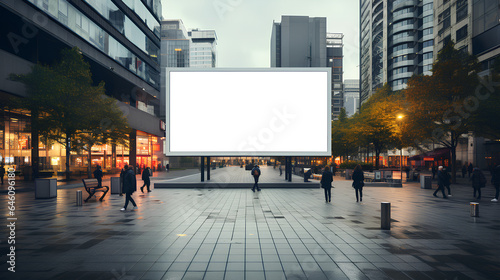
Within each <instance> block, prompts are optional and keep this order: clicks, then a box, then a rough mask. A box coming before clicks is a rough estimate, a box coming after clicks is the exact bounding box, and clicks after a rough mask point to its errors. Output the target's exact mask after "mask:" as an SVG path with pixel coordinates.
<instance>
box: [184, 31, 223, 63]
mask: <svg viewBox="0 0 500 280" xmlns="http://www.w3.org/2000/svg"><path fill="white" fill-rule="evenodd" d="M188 36H189V38H190V39H191V47H190V55H189V57H190V62H189V66H190V67H195V68H215V67H217V34H216V33H215V30H200V29H191V30H190V31H189V32H188Z"/></svg>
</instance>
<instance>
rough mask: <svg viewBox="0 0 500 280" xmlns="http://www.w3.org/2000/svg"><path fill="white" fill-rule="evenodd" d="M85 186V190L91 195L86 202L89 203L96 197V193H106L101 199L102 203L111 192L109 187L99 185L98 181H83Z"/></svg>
mask: <svg viewBox="0 0 500 280" xmlns="http://www.w3.org/2000/svg"><path fill="white" fill-rule="evenodd" d="M82 182H83V186H84V187H85V190H86V191H87V192H88V193H89V197H87V199H85V202H87V201H88V200H89V199H90V198H91V197H92V196H94V195H95V193H96V192H104V194H103V195H102V196H101V198H99V201H102V200H103V198H104V197H105V196H106V194H107V193H108V191H109V187H108V186H100V187H99V183H98V182H97V179H82ZM96 198H97V197H96Z"/></svg>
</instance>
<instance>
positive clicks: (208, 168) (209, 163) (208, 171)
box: [207, 157, 212, 181]
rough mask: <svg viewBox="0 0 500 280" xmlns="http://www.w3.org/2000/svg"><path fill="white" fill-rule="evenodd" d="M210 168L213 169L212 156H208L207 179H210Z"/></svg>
mask: <svg viewBox="0 0 500 280" xmlns="http://www.w3.org/2000/svg"><path fill="white" fill-rule="evenodd" d="M210 169H212V162H211V161H210V157H207V181H210Z"/></svg>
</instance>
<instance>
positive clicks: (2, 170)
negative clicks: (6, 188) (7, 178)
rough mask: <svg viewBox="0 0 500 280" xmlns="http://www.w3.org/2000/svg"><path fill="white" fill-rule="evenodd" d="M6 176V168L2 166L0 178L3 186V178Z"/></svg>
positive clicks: (0, 167)
mask: <svg viewBox="0 0 500 280" xmlns="http://www.w3.org/2000/svg"><path fill="white" fill-rule="evenodd" d="M4 175H5V166H4V165H3V164H2V166H0V178H1V179H2V185H3V176H4Z"/></svg>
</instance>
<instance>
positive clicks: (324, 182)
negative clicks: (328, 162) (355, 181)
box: [320, 166, 333, 203]
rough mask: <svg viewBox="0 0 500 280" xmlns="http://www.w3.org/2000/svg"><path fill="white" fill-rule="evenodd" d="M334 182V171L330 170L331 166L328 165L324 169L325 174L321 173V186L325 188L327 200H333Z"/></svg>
mask: <svg viewBox="0 0 500 280" xmlns="http://www.w3.org/2000/svg"><path fill="white" fill-rule="evenodd" d="M332 182H333V173H332V172H330V168H328V166H326V167H325V169H324V170H323V174H322V175H321V182H320V184H321V187H322V188H323V189H324V190H325V201H326V202H327V203H328V202H332Z"/></svg>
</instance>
